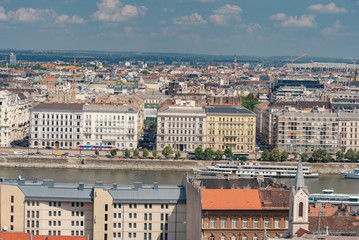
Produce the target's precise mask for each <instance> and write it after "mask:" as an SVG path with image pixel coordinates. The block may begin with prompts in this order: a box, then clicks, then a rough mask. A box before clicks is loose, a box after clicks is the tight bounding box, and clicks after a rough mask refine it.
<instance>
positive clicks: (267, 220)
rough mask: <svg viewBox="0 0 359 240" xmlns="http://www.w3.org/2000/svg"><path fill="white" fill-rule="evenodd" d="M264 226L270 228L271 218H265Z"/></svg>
mask: <svg viewBox="0 0 359 240" xmlns="http://www.w3.org/2000/svg"><path fill="white" fill-rule="evenodd" d="M264 228H269V219H264Z"/></svg>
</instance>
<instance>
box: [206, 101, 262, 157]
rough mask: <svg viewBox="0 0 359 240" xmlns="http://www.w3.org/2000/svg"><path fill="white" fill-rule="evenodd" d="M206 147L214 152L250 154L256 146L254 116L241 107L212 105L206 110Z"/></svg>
mask: <svg viewBox="0 0 359 240" xmlns="http://www.w3.org/2000/svg"><path fill="white" fill-rule="evenodd" d="M205 109H206V116H207V138H206V147H210V148H212V149H213V150H214V151H216V150H218V149H219V150H221V151H224V150H225V149H226V148H230V149H232V152H233V153H252V152H254V151H255V144H256V115H255V114H254V113H253V112H251V111H249V110H248V109H246V108H244V107H242V106H229V105H212V106H207V107H206V108H205Z"/></svg>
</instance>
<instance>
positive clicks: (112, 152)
mask: <svg viewBox="0 0 359 240" xmlns="http://www.w3.org/2000/svg"><path fill="white" fill-rule="evenodd" d="M110 154H111V156H112V157H113V156H116V155H117V149H116V148H114V149H112V150H111V152H110Z"/></svg>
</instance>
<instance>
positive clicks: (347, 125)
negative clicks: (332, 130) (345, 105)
mask: <svg viewBox="0 0 359 240" xmlns="http://www.w3.org/2000/svg"><path fill="white" fill-rule="evenodd" d="M338 118H339V134H340V136H339V137H340V150H341V151H342V152H346V151H348V149H350V148H351V149H353V150H354V151H355V152H356V151H358V150H359V140H358V136H359V114H358V113H338Z"/></svg>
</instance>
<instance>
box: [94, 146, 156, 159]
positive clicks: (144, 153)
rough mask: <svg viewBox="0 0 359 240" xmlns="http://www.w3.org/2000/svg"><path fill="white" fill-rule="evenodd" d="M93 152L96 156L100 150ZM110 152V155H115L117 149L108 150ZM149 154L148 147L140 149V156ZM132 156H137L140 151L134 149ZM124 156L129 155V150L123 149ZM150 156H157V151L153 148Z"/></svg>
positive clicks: (145, 156)
mask: <svg viewBox="0 0 359 240" xmlns="http://www.w3.org/2000/svg"><path fill="white" fill-rule="evenodd" d="M95 154H96V155H97V156H98V155H99V154H100V152H99V151H98V150H96V151H95ZM110 154H111V156H112V157H114V156H116V155H117V149H115V148H114V149H112V150H111V151H110ZM149 155H150V152H149V151H148V149H147V148H144V149H143V150H142V157H144V158H147V157H149ZM132 156H134V157H139V156H140V151H139V150H138V149H137V148H136V149H135V150H134V151H133V153H132ZM125 157H126V158H129V157H131V151H130V150H129V149H125ZM152 157H153V158H158V154H157V151H156V150H153V151H152Z"/></svg>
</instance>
